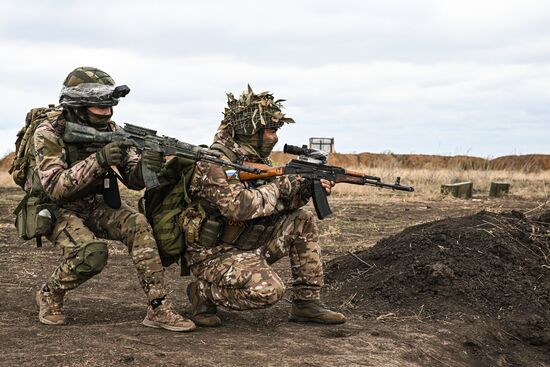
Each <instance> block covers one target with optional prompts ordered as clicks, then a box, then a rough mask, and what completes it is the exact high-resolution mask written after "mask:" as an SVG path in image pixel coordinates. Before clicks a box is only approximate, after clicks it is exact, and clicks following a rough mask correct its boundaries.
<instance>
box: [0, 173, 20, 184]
mask: <svg viewBox="0 0 550 367" xmlns="http://www.w3.org/2000/svg"><path fill="white" fill-rule="evenodd" d="M0 187H17V185H16V184H15V182H13V179H12V178H11V175H10V174H9V173H8V172H2V171H0Z"/></svg>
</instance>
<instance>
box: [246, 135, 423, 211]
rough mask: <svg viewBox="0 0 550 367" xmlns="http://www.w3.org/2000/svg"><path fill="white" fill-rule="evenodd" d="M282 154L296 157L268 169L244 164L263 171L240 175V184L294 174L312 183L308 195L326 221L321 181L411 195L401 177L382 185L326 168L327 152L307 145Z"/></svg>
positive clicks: (356, 174) (359, 175)
mask: <svg viewBox="0 0 550 367" xmlns="http://www.w3.org/2000/svg"><path fill="white" fill-rule="evenodd" d="M284 152H285V153H287V154H293V155H298V156H299V157H298V158H297V159H292V160H291V161H290V162H288V163H287V164H286V165H284V166H279V167H270V166H266V165H263V164H258V163H252V162H245V164H246V165H247V166H250V167H254V168H258V169H260V170H262V171H263V172H261V173H249V172H243V171H241V172H239V179H240V180H242V181H248V180H259V179H262V178H268V177H275V176H282V175H290V174H296V175H300V176H302V177H304V178H306V179H309V180H310V181H311V195H312V198H313V206H314V207H315V212H316V213H317V217H318V218H319V219H323V218H326V217H327V216H329V215H330V214H332V211H331V210H330V206H329V205H328V200H327V193H326V191H325V189H324V188H323V187H322V186H321V179H325V180H328V181H334V182H335V183H349V184H354V185H369V186H376V187H381V188H384V189H391V190H399V191H408V192H413V191H414V188H413V187H411V186H404V185H401V177H397V178H396V180H395V183H393V184H389V183H384V182H382V179H381V178H380V177H376V176H369V175H366V174H364V173H362V172H357V171H351V170H348V169H345V168H342V167H336V166H329V165H327V160H328V154H327V153H326V152H323V151H320V150H317V149H309V148H307V146H306V145H304V146H303V147H301V148H300V147H297V146H294V145H288V144H285V147H284Z"/></svg>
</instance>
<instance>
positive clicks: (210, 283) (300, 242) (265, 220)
mask: <svg viewBox="0 0 550 367" xmlns="http://www.w3.org/2000/svg"><path fill="white" fill-rule="evenodd" d="M214 143H215V144H214V145H213V146H212V147H213V148H216V145H217V146H223V147H225V148H227V149H229V150H230V151H231V152H233V153H234V154H235V155H237V156H238V157H240V158H244V159H246V160H247V161H255V162H262V163H264V164H270V163H271V162H270V161H269V160H268V159H263V158H261V157H259V156H258V155H257V154H256V152H255V151H254V150H253V149H251V148H250V147H248V146H246V145H242V144H238V143H237V142H236V141H235V140H234V139H233V137H232V134H231V133H230V131H229V128H228V126H227V125H226V124H223V123H222V125H221V127H220V129H219V131H218V134H217V135H216V137H215V140H214ZM224 158H225V159H227V160H230V158H229V157H227V156H224ZM288 180H289V178H287V177H279V178H276V179H274V180H272V181H271V182H248V181H247V182H240V181H239V180H238V179H236V178H234V177H232V178H228V173H227V172H226V171H224V169H223V168H221V167H219V166H216V165H213V164H209V163H205V162H200V163H197V165H196V169H195V174H194V176H193V178H192V181H191V185H190V190H189V192H190V195H191V197H192V199H194V200H201V201H200V202H201V203H203V205H204V206H205V207H206V212H209V211H212V209H215V211H217V212H219V213H220V214H221V215H222V216H223V217H224V218H225V219H226V221H227V222H228V223H230V224H231V223H237V225H240V226H243V225H246V226H251V225H254V224H263V225H265V226H267V227H272V229H270V230H269V231H267V233H263V235H262V236H261V237H262V238H261V239H260V241H259V242H260V246H259V247H258V248H255V249H247V250H246V249H242V248H240V247H241V246H240V243H239V240H237V241H236V243H233V244H229V243H224V241H223V239H222V240H221V241H219V242H217V243H215V244H214V245H213V246H204V245H201V243H200V241H194V242H190V243H188V246H187V253H186V258H187V260H188V264H189V265H190V269H191V272H192V273H193V275H194V276H195V277H197V279H198V280H199V289H200V292H201V296H202V297H205V298H207V299H211V300H212V301H213V302H214V303H215V304H216V305H223V306H225V307H228V308H231V309H236V310H246V309H256V308H264V307H268V306H271V305H273V304H275V303H276V302H277V301H279V300H280V299H281V297H282V296H283V294H284V291H285V286H284V283H283V281H282V280H281V279H280V277H279V276H278V275H277V273H276V272H275V271H274V270H273V269H272V268H271V266H270V265H271V264H273V263H274V262H276V261H277V260H279V259H281V258H283V257H286V256H289V257H290V264H291V270H292V275H293V278H294V282H293V284H292V290H293V293H294V298H295V299H298V300H318V299H319V296H320V290H321V287H322V286H323V267H322V262H321V249H320V246H319V243H318V235H317V227H316V224H315V221H314V217H313V215H312V214H311V213H310V212H309V211H306V210H304V209H300V208H301V207H302V206H303V205H305V204H306V203H307V201H308V200H309V198H310V192H309V186H308V185H303V184H301V182H302V181H301V179H299V178H294V180H295V181H294V185H293V187H294V189H293V190H292V192H288V190H287V189H286V187H287V186H288V182H287V181H288ZM187 215H188V217H191V218H192V217H194V216H195V215H197V213H196V212H195V211H188V213H187ZM199 217H200V216H199ZM192 225H193V220H190V221H189V224H188V226H192ZM187 229H188V230H189V228H187ZM194 230H197V229H194ZM262 241H263V243H261V242H262Z"/></svg>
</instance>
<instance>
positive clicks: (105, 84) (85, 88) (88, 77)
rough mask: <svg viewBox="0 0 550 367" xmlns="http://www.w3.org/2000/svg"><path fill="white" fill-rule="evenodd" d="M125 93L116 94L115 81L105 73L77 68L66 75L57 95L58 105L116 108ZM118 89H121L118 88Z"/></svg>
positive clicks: (126, 91)
mask: <svg viewBox="0 0 550 367" xmlns="http://www.w3.org/2000/svg"><path fill="white" fill-rule="evenodd" d="M123 87H124V88H125V93H122V94H120V93H119V94H116V93H114V92H115V81H114V80H113V78H111V77H110V76H109V74H107V73H106V72H104V71H102V70H99V69H97V68H93V67H86V66H84V67H79V68H76V69H74V70H73V71H72V72H70V73H69V75H67V78H65V81H64V82H63V87H62V88H61V92H60V93H59V104H60V105H62V106H64V107H73V108H78V107H85V106H102V107H109V106H116V105H117V104H118V100H119V98H120V97H124V96H126V94H128V92H130V89H129V88H128V87H127V86H123ZM119 88H122V86H121V87H119Z"/></svg>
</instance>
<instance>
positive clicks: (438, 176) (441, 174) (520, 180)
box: [334, 167, 550, 200]
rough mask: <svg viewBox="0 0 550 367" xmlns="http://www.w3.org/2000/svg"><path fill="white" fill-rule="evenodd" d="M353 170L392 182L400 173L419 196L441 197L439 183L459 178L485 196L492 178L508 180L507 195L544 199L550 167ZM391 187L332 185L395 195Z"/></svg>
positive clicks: (340, 191) (348, 191)
mask: <svg viewBox="0 0 550 367" xmlns="http://www.w3.org/2000/svg"><path fill="white" fill-rule="evenodd" d="M353 169H354V170H357V171H361V172H365V173H366V174H369V175H372V176H378V177H381V178H382V180H383V181H384V182H387V183H393V182H394V181H395V178H396V177H397V176H401V184H403V185H408V186H413V187H414V188H415V192H414V193H413V194H408V193H399V194H401V195H407V196H409V195H412V196H413V197H418V198H422V199H436V198H441V197H442V196H441V193H440V190H441V185H442V184H448V183H456V182H462V181H471V182H473V183H474V195H479V196H488V194H489V187H490V185H491V182H492V181H504V182H509V183H510V195H513V196H515V197H520V198H524V199H543V200H548V199H549V197H550V171H540V172H533V173H529V172H524V171H511V170H476V169H459V168H455V169H425V168H421V169H408V168H382V167H378V168H364V167H355V168H353ZM397 193H398V192H392V191H391V190H377V189H373V188H372V187H363V186H357V185H346V184H342V185H337V186H336V187H335V188H334V194H336V195H350V196H356V195H361V196H365V197H369V196H370V197H373V196H380V195H381V194H382V195H383V196H387V195H397Z"/></svg>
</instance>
